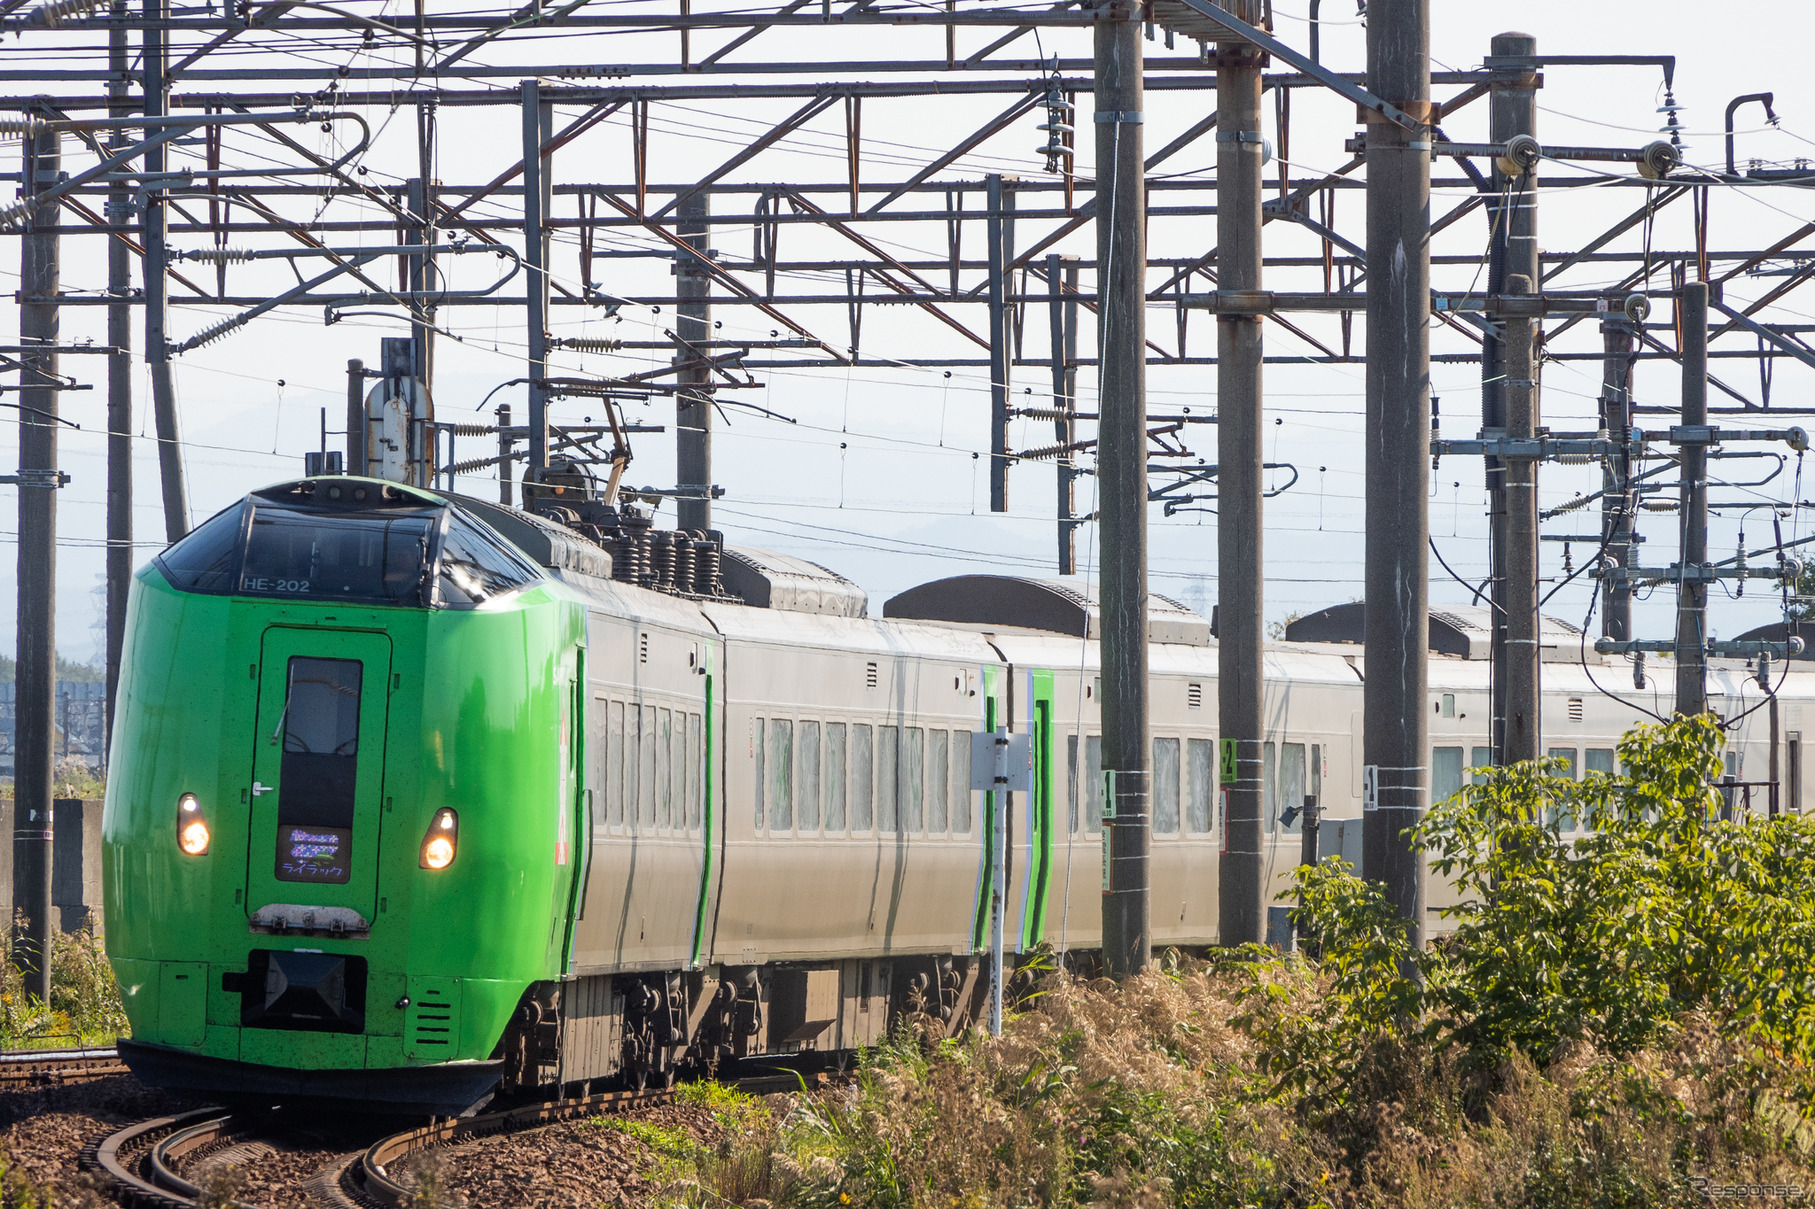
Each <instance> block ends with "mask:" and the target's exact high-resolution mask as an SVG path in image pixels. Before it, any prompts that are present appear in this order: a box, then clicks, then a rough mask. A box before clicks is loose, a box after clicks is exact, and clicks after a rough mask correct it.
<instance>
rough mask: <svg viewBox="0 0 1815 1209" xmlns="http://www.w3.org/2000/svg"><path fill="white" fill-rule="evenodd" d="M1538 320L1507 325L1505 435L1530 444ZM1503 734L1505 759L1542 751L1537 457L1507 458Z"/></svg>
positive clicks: (1509, 288)
mask: <svg viewBox="0 0 1815 1209" xmlns="http://www.w3.org/2000/svg"><path fill="white" fill-rule="evenodd" d="M1531 292H1532V279H1531V278H1530V277H1527V276H1526V275H1525V274H1523V273H1513V274H1511V275H1509V276H1508V277H1507V279H1506V293H1508V294H1530V293H1531ZM1537 326H1538V321H1537V320H1536V319H1533V318H1529V317H1526V316H1515V317H1509V318H1508V319H1507V320H1506V327H1505V332H1506V435H1507V436H1508V437H1509V438H1511V439H1513V440H1530V439H1532V438H1533V437H1535V436H1536V435H1537V428H1538V384H1537V380H1536V379H1537V369H1538V364H1537V358H1536V357H1534V356H1533V355H1532V354H1533V352H1534V348H1533V346H1534V344H1535V343H1536V341H1535V340H1534V336H1535V335H1536V330H1537ZM1505 498H1506V592H1505V600H1506V605H1505V608H1506V618H1505V620H1506V678H1505V702H1506V730H1505V738H1504V743H1505V747H1504V749H1503V752H1504V754H1503V759H1504V760H1505V762H1506V763H1508V764H1516V763H1518V762H1519V761H1521V760H1535V759H1536V758H1537V757H1538V756H1539V755H1541V754H1542V753H1543V737H1542V729H1543V727H1542V720H1543V718H1542V713H1541V710H1542V705H1543V698H1542V696H1541V683H1540V677H1541V675H1542V671H1541V665H1540V663H1539V650H1538V628H1539V621H1538V459H1536V458H1530V457H1516V458H1507V459H1506V488H1505Z"/></svg>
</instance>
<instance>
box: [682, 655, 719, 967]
mask: <svg viewBox="0 0 1815 1209" xmlns="http://www.w3.org/2000/svg"><path fill="white" fill-rule="evenodd" d="M696 670H697V671H699V672H700V673H702V674H701V676H700V677H699V679H700V681H701V684H700V689H701V692H702V694H703V700H702V702H701V708H700V714H699V717H700V726H701V734H700V737H699V741H698V742H697V743H695V742H694V741H693V739H692V730H691V727H692V725H693V724H692V722H691V720H689V724H688V725H689V728H690V729H689V731H688V743H687V747H686V751H687V758H688V760H689V761H690V769H689V772H688V775H689V776H690V777H698V778H699V790H698V791H697V793H693V792H690V793H689V796H688V809H689V810H692V809H694V808H695V807H694V803H695V802H697V803H698V809H699V811H700V818H699V826H698V828H697V830H696V832H695V835H696V838H697V839H698V841H699V844H700V877H699V893H698V895H697V896H696V899H695V902H694V909H693V948H692V953H691V956H690V957H689V959H688V964H689V965H691V966H694V967H695V968H697V967H698V966H699V964H700V962H701V960H702V958H703V956H704V954H706V953H707V952H709V951H710V949H711V943H710V942H711V936H710V930H711V927H712V924H713V891H714V889H715V888H716V887H715V886H714V880H715V879H717V878H719V877H720V876H722V873H721V869H720V858H721V856H722V846H723V842H724V841H723V838H722V834H721V833H722V831H723V828H722V826H721V825H720V822H719V818H718V810H719V807H718V796H719V795H718V773H719V768H718V765H719V754H718V753H719V742H718V719H717V718H716V717H714V715H713V711H714V710H715V709H717V708H718V674H717V672H718V644H717V643H715V642H713V641H712V640H711V639H707V640H705V641H703V642H701V643H700V653H699V663H698V665H697V667H696Z"/></svg>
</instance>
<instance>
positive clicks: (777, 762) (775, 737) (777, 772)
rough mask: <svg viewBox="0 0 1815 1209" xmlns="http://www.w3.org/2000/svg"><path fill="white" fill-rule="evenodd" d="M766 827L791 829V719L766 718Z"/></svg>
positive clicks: (792, 786) (781, 829) (792, 826)
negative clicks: (767, 807)
mask: <svg viewBox="0 0 1815 1209" xmlns="http://www.w3.org/2000/svg"><path fill="white" fill-rule="evenodd" d="M765 796H766V797H767V798H768V801H769V830H770V832H772V833H773V832H777V831H792V830H793V829H794V723H792V722H790V721H789V720H788V719H786V718H771V719H769V785H768V792H767V794H766V795H765Z"/></svg>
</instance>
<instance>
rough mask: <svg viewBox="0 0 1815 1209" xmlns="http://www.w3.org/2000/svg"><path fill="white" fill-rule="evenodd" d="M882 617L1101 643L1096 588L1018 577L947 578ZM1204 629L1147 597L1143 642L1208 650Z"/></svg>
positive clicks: (896, 600)
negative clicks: (1008, 630) (1198, 647)
mask: <svg viewBox="0 0 1815 1209" xmlns="http://www.w3.org/2000/svg"><path fill="white" fill-rule="evenodd" d="M882 615H883V616H884V617H889V618H895V619H899V620H903V621H939V622H945V623H946V624H948V625H972V626H993V627H996V628H1000V629H1020V630H1039V631H1043V632H1045V633H1049V634H1065V635H1069V636H1071V637H1074V638H1086V639H1098V638H1101V636H1102V634H1101V628H1102V627H1101V610H1100V608H1099V607H1098V603H1097V592H1096V587H1095V585H1093V584H1089V583H1085V582H1082V581H1077V580H1058V579H1032V578H1028V577H1024V576H1019V575H953V576H949V577H948V578H945V579H936V580H934V581H932V582H931V583H924V584H921V585H920V586H919V587H917V588H909V589H908V590H907V591H905V592H902V593H900V594H899V595H897V596H894V597H891V598H890V599H889V601H888V603H887V604H885V605H883V606H882ZM1210 636H1211V635H1210V623H1209V622H1208V621H1206V620H1204V618H1203V617H1201V616H1199V615H1198V614H1196V613H1193V612H1192V611H1191V610H1190V609H1187V608H1186V607H1185V606H1184V605H1182V604H1180V603H1179V602H1178V601H1176V600H1171V599H1168V598H1167V597H1164V596H1160V595H1157V594H1154V593H1149V594H1148V596H1147V640H1148V641H1149V642H1164V643H1181V644H1184V645H1186V646H1209V645H1210Z"/></svg>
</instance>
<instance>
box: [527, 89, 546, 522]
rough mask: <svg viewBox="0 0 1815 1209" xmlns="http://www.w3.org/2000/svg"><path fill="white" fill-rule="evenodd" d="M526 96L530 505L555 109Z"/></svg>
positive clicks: (536, 462)
mask: <svg viewBox="0 0 1815 1209" xmlns="http://www.w3.org/2000/svg"><path fill="white" fill-rule="evenodd" d="M522 92H523V270H524V274H525V278H526V279H525V282H524V291H523V292H524V297H525V301H526V303H527V305H526V307H525V310H526V311H527V312H528V317H527V320H526V322H527V325H528V329H529V366H528V369H527V371H526V372H527V374H528V376H529V379H530V383H529V466H528V468H527V469H526V470H525V471H524V473H523V505H524V507H529V506H530V504H531V501H532V500H533V499H534V496H535V490H534V488H532V487H531V486H530V484H531V483H537V482H540V481H541V479H542V473H543V471H545V470H547V469H548V391H547V389H546V388H545V387H543V386H542V385H541V383H542V382H543V380H545V379H546V378H547V377H548V226H547V222H548V210H549V204H550V202H551V201H552V200H553V196H554V195H553V191H552V186H553V183H554V182H553V181H552V180H551V178H550V172H549V168H550V162H549V161H550V159H551V158H552V157H550V156H548V155H546V154H544V153H543V151H542V146H543V144H544V143H546V142H547V141H548V136H549V134H550V127H551V126H553V124H554V121H553V117H554V114H553V106H551V105H548V104H545V103H544V102H543V100H542V91H541V84H540V83H538V82H537V81H535V80H525V81H523V84H522Z"/></svg>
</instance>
